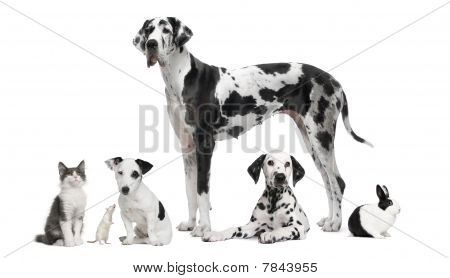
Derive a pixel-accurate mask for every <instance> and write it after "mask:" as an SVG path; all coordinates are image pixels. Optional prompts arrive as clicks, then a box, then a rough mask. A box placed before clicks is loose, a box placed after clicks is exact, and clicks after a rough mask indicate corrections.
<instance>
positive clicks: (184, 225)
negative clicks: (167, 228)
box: [177, 221, 195, 232]
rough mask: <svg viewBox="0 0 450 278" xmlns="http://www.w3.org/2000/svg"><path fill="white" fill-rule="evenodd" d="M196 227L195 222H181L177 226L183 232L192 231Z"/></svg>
mask: <svg viewBox="0 0 450 278" xmlns="http://www.w3.org/2000/svg"><path fill="white" fill-rule="evenodd" d="M194 228H195V222H189V221H187V222H181V223H180V224H178V226H177V230H178V231H181V232H185V231H192V230H193V229H194Z"/></svg>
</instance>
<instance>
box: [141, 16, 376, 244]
mask: <svg viewBox="0 0 450 278" xmlns="http://www.w3.org/2000/svg"><path fill="white" fill-rule="evenodd" d="M192 36H193V32H192V30H191V29H190V28H189V27H188V26H187V25H186V24H184V23H183V22H181V21H180V20H179V19H177V18H175V17H157V18H153V19H149V20H146V21H145V22H144V24H143V25H142V26H141V27H140V29H139V30H138V32H137V34H136V36H135V37H134V38H133V44H134V45H135V47H136V48H137V49H138V50H139V51H140V52H141V53H142V54H143V55H144V56H145V61H146V65H147V67H152V66H155V65H159V68H160V70H161V74H162V77H163V80H164V82H165V95H166V99H167V110H168V111H167V112H168V115H169V118H170V122H171V124H172V127H173V128H174V131H175V134H176V135H177V137H178V138H179V141H180V143H181V149H182V151H183V160H184V168H185V169H184V170H185V171H184V173H185V181H186V193H187V194H186V195H187V197H188V212H189V217H188V219H187V220H186V221H184V222H181V223H180V224H179V225H178V227H177V228H178V230H180V231H191V235H192V236H199V237H201V236H203V234H204V233H205V232H208V231H210V230H211V221H210V218H209V211H210V209H211V205H210V196H209V192H210V191H209V189H210V183H209V177H210V169H211V162H212V156H213V151H214V147H215V143H216V141H219V140H229V139H233V138H237V137H239V136H240V135H242V134H244V133H245V132H247V131H248V130H250V129H251V128H253V127H255V126H257V125H259V124H261V123H262V122H264V121H265V120H267V119H269V118H270V117H272V116H273V115H276V114H286V115H288V116H290V117H291V118H292V119H293V120H294V122H295V123H296V125H297V127H298V129H299V130H300V133H301V135H302V140H301V142H303V145H304V146H305V150H306V151H307V152H309V153H310V154H311V157H312V158H313V160H314V163H315V166H316V168H317V169H318V171H319V172H320V174H321V176H322V179H323V184H324V186H325V189H326V190H325V192H326V194H327V203H328V214H327V216H325V217H323V218H322V219H320V221H319V222H318V225H319V226H320V227H322V229H323V231H326V232H336V231H339V229H340V228H341V224H342V211H341V203H342V198H343V194H344V189H345V182H344V179H343V178H342V176H341V175H340V173H339V171H338V167H337V163H336V159H335V153H334V139H335V133H336V123H337V120H338V117H339V114H340V113H341V112H342V119H343V122H344V126H345V128H346V130H347V132H348V133H349V134H350V135H351V136H352V137H353V139H355V140H356V141H358V142H361V143H365V144H367V145H369V146H371V144H370V143H369V142H368V141H366V140H365V139H363V138H361V137H359V136H358V135H357V134H356V133H355V132H354V131H353V129H352V127H351V126H350V121H349V109H348V102H347V98H346V95H345V93H344V90H343V88H342V86H341V84H340V83H339V82H338V81H337V80H336V79H335V78H334V77H333V76H331V75H330V74H329V73H327V72H324V71H323V70H321V69H319V68H316V67H314V66H312V65H308V64H302V63H295V62H287V63H286V62H283V63H268V64H259V65H253V66H246V67H242V68H236V69H227V68H224V67H217V66H214V65H209V64H207V63H204V62H202V61H200V60H199V59H197V58H196V57H195V56H194V55H193V54H192V53H191V52H190V51H189V50H188V48H187V46H186V45H187V42H188V41H189V40H190V39H191V38H192ZM197 212H199V216H200V218H199V221H198V223H197Z"/></svg>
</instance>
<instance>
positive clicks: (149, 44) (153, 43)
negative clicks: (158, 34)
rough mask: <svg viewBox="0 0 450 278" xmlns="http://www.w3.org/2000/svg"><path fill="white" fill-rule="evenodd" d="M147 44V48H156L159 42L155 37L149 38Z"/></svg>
mask: <svg viewBox="0 0 450 278" xmlns="http://www.w3.org/2000/svg"><path fill="white" fill-rule="evenodd" d="M145 45H146V46H147V49H151V50H156V48H157V47H158V42H157V41H156V40H155V39H151V40H148V41H147V42H146V43H145Z"/></svg>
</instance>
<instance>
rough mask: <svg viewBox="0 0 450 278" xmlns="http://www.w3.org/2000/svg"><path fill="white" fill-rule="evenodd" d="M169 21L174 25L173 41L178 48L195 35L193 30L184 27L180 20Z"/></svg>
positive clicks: (169, 18) (170, 18)
mask: <svg viewBox="0 0 450 278" xmlns="http://www.w3.org/2000/svg"><path fill="white" fill-rule="evenodd" d="M167 20H168V21H169V23H170V25H172V30H173V41H174V42H175V45H176V46H178V47H181V46H183V45H184V44H185V43H187V42H188V40H190V39H191V37H192V35H193V33H192V31H191V29H189V27H187V26H186V25H184V24H183V23H182V22H181V21H180V20H179V19H178V18H176V17H168V18H167Z"/></svg>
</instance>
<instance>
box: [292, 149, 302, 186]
mask: <svg viewBox="0 0 450 278" xmlns="http://www.w3.org/2000/svg"><path fill="white" fill-rule="evenodd" d="M291 160H292V185H293V186H294V187H295V184H296V183H297V182H298V181H299V180H301V179H303V177H304V176H305V169H303V167H302V165H300V163H299V162H298V161H297V159H295V157H293V156H292V155H291Z"/></svg>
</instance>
